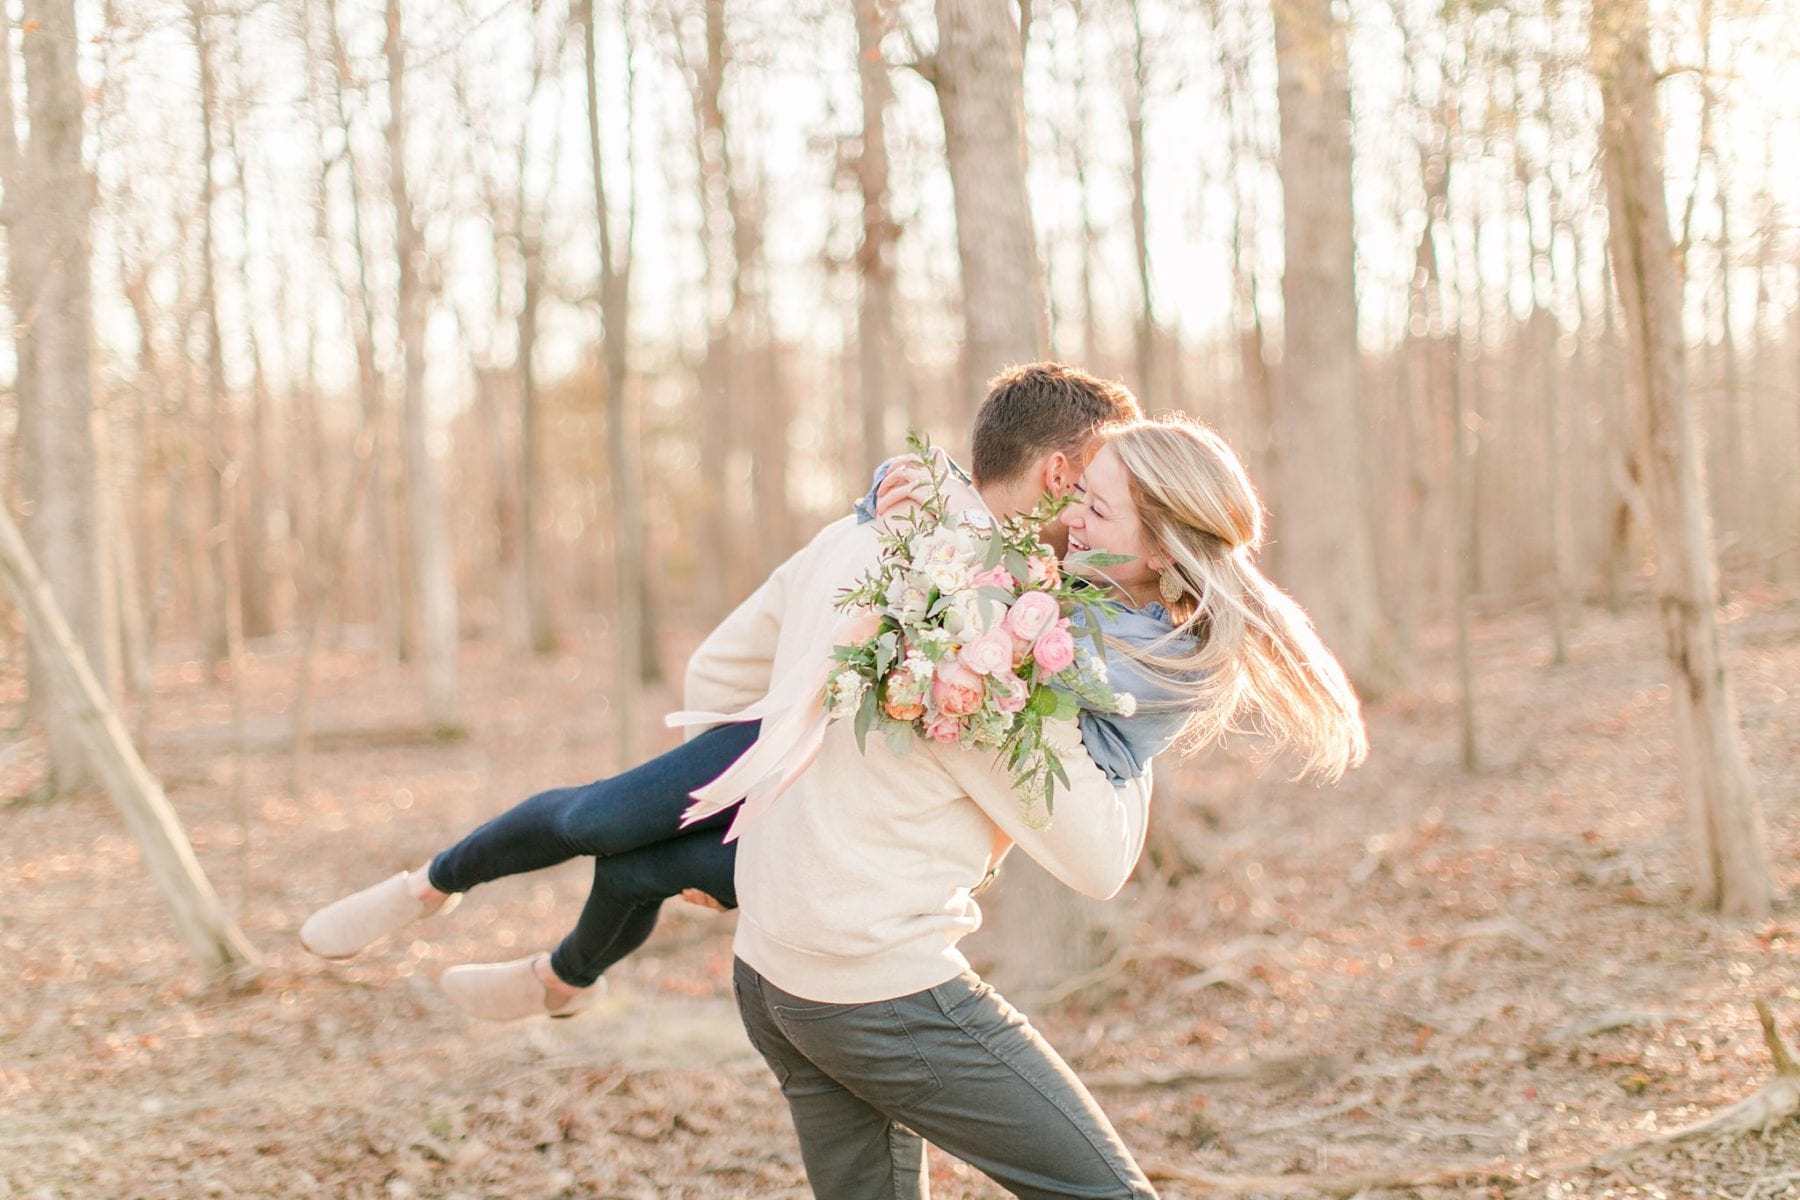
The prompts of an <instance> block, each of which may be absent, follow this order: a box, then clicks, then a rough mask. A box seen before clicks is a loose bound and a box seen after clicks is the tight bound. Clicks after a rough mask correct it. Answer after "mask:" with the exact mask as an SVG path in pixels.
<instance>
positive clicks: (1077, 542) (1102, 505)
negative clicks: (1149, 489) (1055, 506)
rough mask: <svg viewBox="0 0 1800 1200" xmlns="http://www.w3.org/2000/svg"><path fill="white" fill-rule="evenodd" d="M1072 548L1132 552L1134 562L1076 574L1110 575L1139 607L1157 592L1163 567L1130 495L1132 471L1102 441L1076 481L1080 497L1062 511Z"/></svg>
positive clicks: (1073, 549)
mask: <svg viewBox="0 0 1800 1200" xmlns="http://www.w3.org/2000/svg"><path fill="white" fill-rule="evenodd" d="M1062 522H1063V524H1064V525H1067V526H1068V527H1069V551H1070V553H1075V552H1077V551H1081V550H1103V551H1105V552H1106V553H1108V554H1129V555H1131V561H1130V562H1127V563H1120V564H1119V565H1118V566H1116V567H1106V568H1103V569H1096V570H1092V571H1082V570H1080V569H1079V568H1073V570H1074V571H1075V573H1077V574H1085V575H1089V576H1091V577H1093V578H1095V579H1097V580H1101V581H1105V580H1111V581H1112V582H1113V583H1115V584H1117V585H1118V586H1119V587H1121V588H1122V589H1124V590H1125V591H1126V592H1128V593H1129V594H1130V595H1131V600H1132V604H1133V606H1134V607H1136V606H1141V605H1142V604H1144V603H1145V602H1147V601H1148V600H1149V599H1150V598H1152V597H1154V596H1155V595H1156V573H1157V572H1158V571H1159V570H1161V569H1162V567H1163V566H1164V563H1163V560H1162V556H1161V555H1159V554H1158V553H1157V552H1156V546H1155V543H1154V542H1153V541H1152V540H1151V538H1150V533H1149V531H1148V530H1147V529H1145V528H1144V522H1143V519H1142V518H1141V517H1140V516H1139V515H1138V508H1137V504H1136V503H1135V502H1133V500H1132V498H1131V482H1130V476H1129V475H1128V474H1127V473H1126V470H1125V464H1124V463H1123V462H1121V461H1120V460H1119V456H1118V454H1117V453H1116V452H1115V451H1114V450H1113V448H1112V447H1111V446H1102V447H1101V448H1100V452H1099V453H1098V454H1096V455H1094V458H1093V461H1091V462H1089V463H1088V466H1087V471H1086V472H1084V473H1083V475H1082V477H1081V481H1080V482H1079V483H1078V484H1076V485H1075V501H1074V503H1072V504H1070V505H1069V507H1068V508H1066V509H1064V510H1063V514H1062Z"/></svg>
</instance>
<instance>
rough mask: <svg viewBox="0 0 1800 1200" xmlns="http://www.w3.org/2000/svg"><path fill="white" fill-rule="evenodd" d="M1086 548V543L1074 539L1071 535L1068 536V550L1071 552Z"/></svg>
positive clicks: (1076, 538)
mask: <svg viewBox="0 0 1800 1200" xmlns="http://www.w3.org/2000/svg"><path fill="white" fill-rule="evenodd" d="M1087 548H1088V544H1087V543H1086V542H1084V541H1082V540H1081V539H1080V538H1078V537H1076V536H1075V535H1074V534H1072V533H1071V534H1070V535H1069V549H1071V550H1086V549H1087Z"/></svg>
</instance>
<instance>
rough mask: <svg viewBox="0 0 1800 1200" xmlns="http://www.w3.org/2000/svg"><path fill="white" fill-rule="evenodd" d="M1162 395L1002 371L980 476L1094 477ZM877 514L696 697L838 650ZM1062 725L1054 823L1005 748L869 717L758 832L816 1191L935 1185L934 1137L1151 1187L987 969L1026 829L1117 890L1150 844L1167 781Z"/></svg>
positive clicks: (724, 630)
mask: <svg viewBox="0 0 1800 1200" xmlns="http://www.w3.org/2000/svg"><path fill="white" fill-rule="evenodd" d="M1139 415H1140V414H1139V412H1138V409H1137V404H1136V402H1135V401H1134V400H1133V399H1132V397H1131V395H1130V393H1129V392H1127V391H1126V390H1125V389H1123V388H1121V387H1119V386H1117V385H1114V384H1109V383H1105V382H1102V381H1100V380H1097V379H1094V378H1093V377H1091V376H1088V375H1086V374H1085V373H1083V372H1080V371H1076V370H1072V369H1070V368H1067V367H1062V366H1059V365H1056V364H1051V363H1038V364H1032V365H1029V366H1025V367H1019V368H1015V369H1013V370H1010V371H1008V372H1006V373H1004V374H1002V375H1001V376H999V377H998V378H997V379H995V380H994V382H993V385H992V389H991V391H990V393H989V396H988V399H987V400H986V401H985V402H984V404H983V406H982V409H981V412H980V413H979V414H978V416H977V419H976V431H975V438H974V443H975V454H974V462H973V467H974V484H975V488H976V490H977V492H978V493H979V494H980V496H981V498H982V500H983V501H984V503H986V505H987V506H988V508H989V509H990V510H991V511H992V512H993V513H994V514H995V515H996V516H1001V517H1004V516H1008V515H1011V514H1015V513H1020V512H1025V511H1028V510H1029V509H1030V508H1032V507H1033V506H1034V505H1035V503H1036V502H1037V500H1038V499H1039V498H1040V497H1041V495H1042V494H1043V493H1044V492H1045V491H1046V490H1048V491H1050V492H1053V493H1056V494H1062V493H1066V492H1067V491H1069V490H1070V489H1071V488H1073V486H1074V485H1075V482H1076V480H1077V479H1078V478H1079V476H1080V474H1081V471H1082V469H1083V468H1084V466H1085V464H1086V462H1087V459H1088V458H1089V457H1090V456H1091V454H1092V452H1093V450H1094V448H1095V446H1096V445H1097V442H1098V439H1099V437H1100V435H1101V433H1102V431H1103V429H1104V427H1105V426H1106V425H1108V424H1110V423H1115V422H1119V421H1124V420H1131V419H1134V418H1136V417H1138V416H1139ZM878 552H879V543H878V540H877V534H876V532H875V530H874V527H873V526H871V525H868V524H862V523H858V522H857V520H856V519H855V518H854V517H846V518H844V519H843V520H841V521H838V522H836V523H834V524H833V525H831V526H829V527H827V528H826V529H825V530H824V531H822V532H821V533H820V534H819V535H818V536H817V537H815V538H814V539H813V540H812V542H811V543H809V544H808V545H807V546H806V547H805V548H804V549H802V550H801V551H800V552H799V553H798V554H796V555H794V557H793V558H791V559H789V560H788V561H787V562H786V563H784V564H783V565H782V566H781V567H780V568H779V569H778V570H777V571H776V572H775V573H774V575H772V576H771V577H770V579H769V581H768V582H767V583H765V584H764V585H763V586H762V587H761V588H759V589H758V590H757V592H756V593H755V594H754V595H752V596H751V597H750V598H749V599H748V600H746V601H745V602H744V603H743V604H742V605H741V606H740V607H739V608H738V609H737V610H736V611H735V612H733V613H732V614H731V616H729V617H728V618H726V620H725V621H724V622H723V623H722V624H721V625H720V626H719V628H718V629H716V630H715V631H714V632H713V633H712V634H711V635H710V636H709V637H708V638H707V639H706V641H705V642H704V643H703V644H702V645H701V647H700V648H699V650H697V651H696V652H695V654H694V657H693V659H692V660H691V661H690V663H689V666H688V674H687V706H688V707H689V708H690V709H701V710H708V711H714V712H733V711H738V710H741V709H743V708H745V707H746V706H748V705H749V704H751V703H752V702H754V701H756V700H757V699H759V698H760V697H761V696H762V695H763V694H764V693H765V692H766V691H767V690H768V689H769V687H770V684H771V681H772V680H773V679H774V678H776V677H777V676H779V675H781V674H783V673H784V672H786V671H788V670H789V669H790V668H792V667H793V666H794V665H795V663H796V662H797V661H801V660H802V659H804V658H805V656H807V655H809V654H816V653H817V641H818V638H819V635H820V631H821V629H828V628H829V626H830V624H831V623H832V622H833V621H834V620H835V619H836V614H835V612H834V611H833V600H834V598H835V596H836V594H837V592H838V591H839V590H840V589H841V588H843V587H845V586H847V585H849V584H851V583H852V582H853V581H854V580H855V579H856V578H858V577H859V576H860V575H861V574H862V572H863V571H865V570H866V569H867V568H868V567H869V566H871V565H872V564H873V563H874V562H875V560H876V557H877V555H878ZM1045 737H1046V739H1047V740H1049V741H1050V742H1051V743H1052V744H1053V746H1054V747H1055V749H1056V750H1057V751H1058V753H1059V755H1060V757H1061V759H1062V761H1063V764H1064V766H1065V768H1066V769H1067V771H1068V775H1069V782H1070V787H1069V789H1068V794H1066V795H1065V796H1063V797H1062V798H1061V800H1060V801H1059V803H1058V805H1057V811H1056V819H1055V820H1054V821H1053V822H1052V823H1051V824H1050V826H1049V827H1048V828H1044V829H1035V828H1032V827H1031V826H1030V825H1029V824H1028V823H1027V821H1026V819H1025V813H1024V809H1023V808H1022V806H1021V801H1020V798H1019V796H1018V795H1017V793H1016V792H1015V791H1014V789H1013V786H1012V781H1011V778H1010V775H1009V774H1008V772H1007V771H1006V769H1005V768H1004V766H1003V765H1001V764H1000V763H998V762H997V761H996V758H995V756H994V755H993V754H992V753H991V752H986V751H979V750H961V749H958V748H956V747H941V746H937V745H931V744H926V743H924V742H919V743H916V744H915V745H914V746H913V748H912V752H911V753H910V754H908V755H906V756H904V757H896V756H895V755H894V754H893V753H892V752H891V751H890V750H889V749H888V748H887V746H886V744H885V742H883V741H882V740H881V739H872V740H871V741H870V742H869V743H868V748H867V752H866V753H865V752H863V751H859V750H858V749H857V746H856V741H855V737H854V734H853V732H852V730H851V729H850V728H849V725H848V723H846V722H839V723H837V724H834V725H832V726H831V727H830V728H828V729H827V731H826V735H825V743H824V746H823V747H822V748H821V749H820V751H819V756H818V759H817V761H816V762H815V763H814V764H813V766H812V767H811V768H810V770H808V771H807V772H806V773H805V774H804V775H803V776H801V778H800V779H799V780H798V781H797V782H795V784H794V785H793V786H792V787H791V788H790V789H789V790H788V792H787V793H786V794H785V795H783V796H781V798H780V799H779V800H778V801H777V802H776V803H775V804H774V805H773V806H772V807H771V808H770V809H769V810H768V811H767V812H765V813H763V814H762V815H761V816H760V817H758V818H757V819H756V820H755V821H753V822H751V823H750V824H749V825H748V826H747V828H746V829H745V830H744V832H743V834H742V837H741V839H740V843H739V850H738V858H737V874H736V882H737V897H738V902H739V905H740V909H741V913H740V917H739V922H738V928H737V935H736V940H735V943H734V950H735V952H736V957H737V962H736V964H735V976H734V985H735V988H736V992H737V996H738V1007H739V1011H740V1013H741V1014H742V1016H743V1019H744V1024H745V1028H746V1030H747V1031H748V1033H749V1035H750V1040H751V1043H752V1044H753V1045H755V1046H756V1047H757V1049H758V1050H759V1051H760V1052H761V1053H762V1055H763V1057H764V1059H765V1060H766V1061H767V1062H768V1064H769V1066H770V1068H771V1069H772V1070H773V1071H774V1073H775V1076H776V1078H777V1080H779V1081H780V1084H781V1088H782V1092H783V1094H784V1095H785V1096H786V1097H787V1100H788V1104H789V1108H790V1110H791V1112H792V1114H793V1119H794V1127H795V1131H796V1133H797V1134H798V1135H799V1139H800V1146H801V1152H802V1155H803V1157H804V1159H805V1162H806V1168H807V1173H808V1175H809V1177H810V1179H811V1182H812V1186H813V1189H814V1192H815V1193H816V1194H818V1195H821V1196H830V1197H833V1198H834V1200H836V1198H840V1197H841V1198H845V1200H854V1198H858V1197H865V1196H866V1197H870V1198H873V1197H878V1196H879V1197H884V1198H886V1197H893V1196H904V1195H914V1196H923V1195H925V1194H926V1192H927V1187H928V1181H927V1178H926V1176H925V1173H924V1170H923V1167H924V1144H923V1141H922V1140H921V1139H922V1137H923V1138H929V1139H930V1140H931V1141H933V1142H936V1143H937V1144H938V1145H940V1146H942V1147H943V1148H944V1149H946V1150H948V1151H950V1152H951V1153H953V1154H955V1155H957V1156H958V1157H960V1158H962V1159H965V1160H966V1161H968V1162H970V1163H971V1164H973V1165H974V1166H976V1167H978V1168H979V1169H981V1170H982V1171H984V1172H986V1173H987V1174H988V1175H990V1176H992V1177H993V1178H994V1179H995V1180H997V1181H998V1182H1000V1183H1001V1184H1002V1185H1004V1186H1005V1187H1007V1188H1009V1189H1010V1190H1012V1191H1013V1192H1015V1193H1017V1194H1019V1195H1022V1196H1050V1195H1055V1196H1152V1195H1154V1194H1155V1193H1154V1192H1153V1190H1152V1189H1151V1187H1150V1185H1149V1183H1148V1181H1147V1180H1146V1179H1145V1177H1144V1175H1143V1172H1142V1171H1141V1170H1139V1168H1138V1167H1137V1165H1136V1164H1135V1163H1134V1162H1133V1161H1132V1158H1131V1155H1130V1153H1129V1152H1128V1151H1127V1150H1126V1149H1125V1147H1124V1145H1123V1143H1122V1142H1121V1141H1120V1139H1119V1137H1118V1134H1117V1133H1116V1132H1115V1131H1114V1130H1113V1128H1112V1126H1111V1124H1110V1123H1109V1122H1108V1121H1107V1119H1106V1117H1105V1115H1104V1114H1103V1113H1102V1112H1101V1111H1100V1109H1099V1106H1098V1105H1097V1104H1096V1103H1095V1102H1094V1100H1093V1097H1092V1096H1090V1095H1089V1094H1088V1092H1087V1091H1086V1089H1085V1088H1083V1087H1082V1086H1081V1084H1080V1081H1079V1080H1077V1079H1076V1078H1075V1076H1074V1074H1073V1072H1071V1071H1070V1070H1069V1068H1068V1066H1067V1065H1066V1064H1065V1063H1064V1062H1063V1061H1062V1059H1061V1058H1059V1057H1058V1056H1057V1055H1056V1052H1055V1051H1054V1050H1052V1049H1051V1048H1050V1046H1049V1045H1048V1043H1046V1042H1045V1041H1044V1040H1043V1038H1042V1037H1041V1036H1039V1035H1038V1033H1037V1032H1036V1031H1035V1030H1034V1029H1032V1028H1031V1026H1030V1024H1029V1023H1028V1022H1027V1021H1026V1020H1025V1018H1024V1017H1023V1016H1021V1015H1020V1014H1019V1013H1018V1012H1016V1011H1015V1010H1013V1009H1012V1008H1011V1007H1010V1006H1009V1005H1008V1004H1007V1003H1006V1002H1005V1001H1004V1000H1003V999H1002V998H1001V997H1000V996H999V995H998V994H996V993H995V992H994V991H993V989H992V988H990V987H989V986H988V985H987V984H985V983H983V982H982V981H981V980H980V979H979V977H977V976H976V975H975V974H974V972H972V971H970V970H969V966H968V962H967V960H966V959H965V958H964V957H963V956H962V954H961V953H960V952H959V951H958V950H957V948H956V944H957V942H958V941H959V940H960V939H961V938H962V937H963V936H965V935H966V934H968V933H970V932H972V931H973V930H974V929H975V928H976V926H977V925H978V924H979V923H980V919H981V918H980V909H979V908H978V906H977V905H976V903H975V902H974V900H973V899H972V898H971V896H970V892H971V889H973V888H974V887H975V886H976V885H977V884H978V883H979V882H980V881H981V880H982V879H983V878H984V876H985V875H986V874H987V873H988V871H989V870H990V868H991V867H992V866H993V865H994V864H995V860H996V858H997V851H996V847H999V846H1004V845H1005V844H1006V842H1007V840H1008V839H1010V840H1011V841H1012V842H1013V843H1015V844H1017V845H1018V847H1019V848H1020V849H1021V850H1023V851H1024V852H1025V853H1027V854H1029V855H1031V856H1032V857H1033V858H1034V859H1036V860H1037V861H1039V862H1040V863H1042V864H1043V865H1044V867H1045V868H1046V869H1048V870H1049V871H1050V872H1051V873H1052V874H1053V875H1055V876H1057V878H1059V879H1061V880H1062V881H1063V882H1065V883H1068V884H1069V885H1070V886H1072V887H1075V888H1076V889H1078V890H1080V891H1082V892H1084V893H1086V894H1088V895H1093V896H1097V897H1102V898H1104V897H1107V896H1110V895H1112V894H1113V893H1114V892H1116V891H1117V890H1118V889H1119V887H1120V886H1121V885H1122V884H1123V883H1124V881H1125V878H1126V877H1127V875H1129V874H1130V871H1131V869H1132V866H1133V865H1134V864H1135V863H1136V861H1137V857H1138V854H1139V851H1140V850H1141V849H1142V846H1143V837H1144V828H1145V822H1146V820H1147V817H1148V811H1149V780H1148V778H1147V777H1143V778H1139V779H1136V780H1133V781H1131V782H1130V783H1128V784H1126V785H1125V786H1123V787H1117V788H1115V787H1114V786H1113V785H1112V784H1111V783H1110V782H1109V781H1108V780H1107V778H1106V776H1105V775H1103V774H1102V773H1101V771H1100V769H1099V768H1098V767H1096V766H1095V765H1094V764H1093V762H1092V761H1091V760H1090V759H1089V757H1088V755H1087V754H1085V753H1084V752H1083V750H1082V746H1081V741H1080V734H1079V732H1078V730H1077V728H1076V726H1075V724H1074V723H1073V722H1047V723H1046V726H1045Z"/></svg>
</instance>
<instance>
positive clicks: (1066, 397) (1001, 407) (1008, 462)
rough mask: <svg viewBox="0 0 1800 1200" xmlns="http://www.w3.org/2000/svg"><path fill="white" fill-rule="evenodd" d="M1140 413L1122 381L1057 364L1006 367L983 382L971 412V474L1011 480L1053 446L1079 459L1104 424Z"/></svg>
mask: <svg viewBox="0 0 1800 1200" xmlns="http://www.w3.org/2000/svg"><path fill="white" fill-rule="evenodd" d="M1143 417H1144V413H1143V410H1142V409H1140V408H1139V407H1138V402H1137V397H1135V396H1133V395H1132V394H1131V389H1130V388H1128V387H1126V386H1125V385H1124V384H1122V383H1114V382H1112V381H1110V380H1106V379H1096V378H1095V377H1094V376H1092V375H1089V374H1088V373H1087V372H1086V371H1083V370H1080V369H1078V368H1076V367H1069V366H1064V365H1063V364H1062V363H1056V362H1036V363H1026V364H1025V365H1023V366H1018V367H1009V368H1007V369H1006V370H1004V371H1002V372H1000V374H998V375H996V376H994V377H993V378H992V379H990V380H988V395H987V399H986V400H984V401H982V402H981V409H980V411H978V412H977V413H976V414H975V434H974V438H973V441H974V446H973V450H974V464H973V465H974V468H975V478H976V480H977V481H978V482H980V483H984V484H986V483H1004V482H1006V481H1007V480H1010V479H1016V478H1018V477H1019V476H1020V475H1021V474H1023V473H1024V472H1025V470H1026V469H1027V468H1028V467H1030V466H1031V464H1032V463H1034V462H1036V461H1037V460H1038V459H1040V458H1042V457H1043V456H1044V455H1046V454H1051V453H1054V452H1056V451H1058V450H1061V451H1062V452H1063V453H1064V454H1066V455H1068V456H1069V457H1070V458H1071V459H1072V460H1074V461H1075V462H1076V463H1080V462H1081V461H1082V454H1083V452H1084V451H1085V450H1086V449H1087V445H1088V443H1089V442H1090V441H1092V440H1093V438H1094V436H1095V435H1096V434H1098V433H1099V431H1100V430H1101V429H1102V428H1103V427H1105V426H1107V425H1116V424H1119V423H1121V422H1124V421H1141V420H1143Z"/></svg>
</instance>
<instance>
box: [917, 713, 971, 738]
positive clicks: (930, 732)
mask: <svg viewBox="0 0 1800 1200" xmlns="http://www.w3.org/2000/svg"><path fill="white" fill-rule="evenodd" d="M925 736H926V737H928V738H930V739H931V740H932V741H934V742H957V741H961V740H962V722H961V721H959V720H957V719H956V718H955V717H953V716H951V715H950V714H949V713H942V714H940V715H939V716H938V717H937V719H936V720H934V721H932V722H931V724H929V725H927V726H925Z"/></svg>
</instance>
